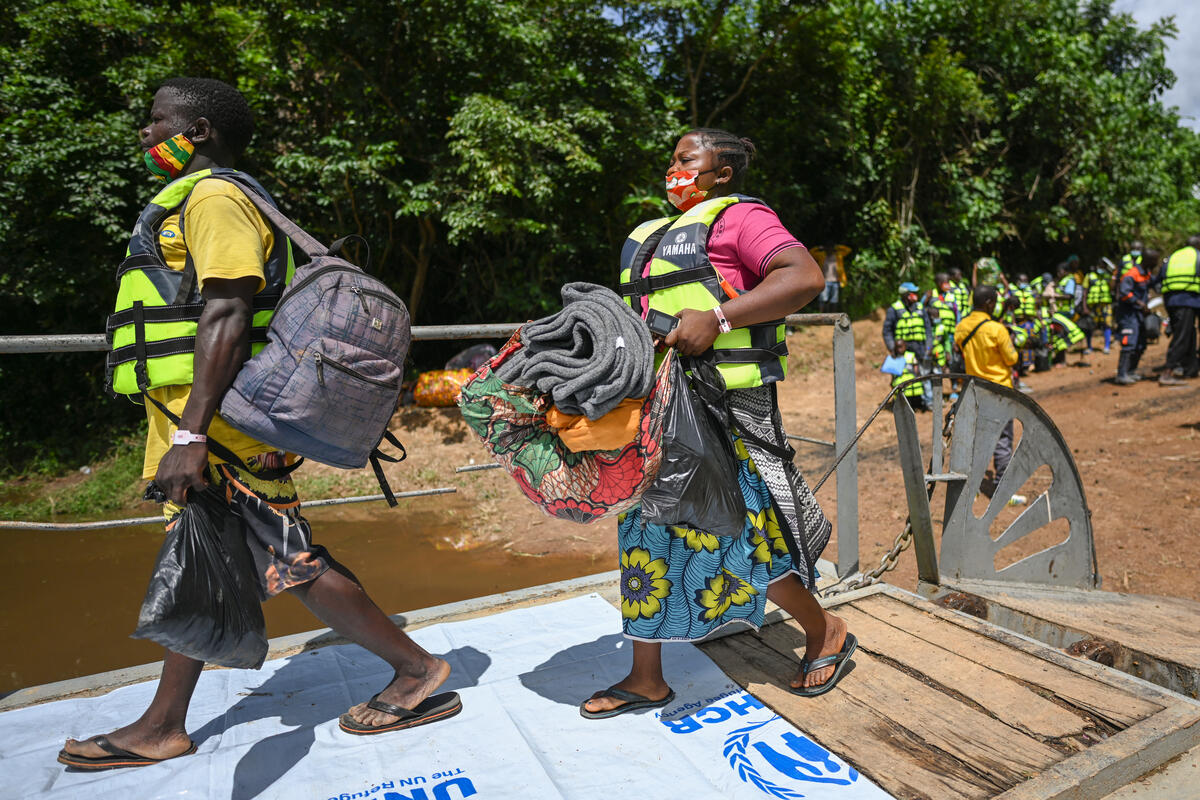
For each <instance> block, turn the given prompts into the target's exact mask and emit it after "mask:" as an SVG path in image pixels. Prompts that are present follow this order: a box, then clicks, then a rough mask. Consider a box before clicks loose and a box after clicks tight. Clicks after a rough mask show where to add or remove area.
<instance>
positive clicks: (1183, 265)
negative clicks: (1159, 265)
mask: <svg viewBox="0 0 1200 800" xmlns="http://www.w3.org/2000/svg"><path fill="white" fill-rule="evenodd" d="M1162 291H1163V294H1166V293H1167V292H1197V293H1200V251H1197V250H1196V248H1194V247H1182V248H1180V249H1178V250H1176V251H1175V252H1174V253H1171V257H1170V258H1168V259H1167V273H1166V275H1164V276H1163V282H1162Z"/></svg>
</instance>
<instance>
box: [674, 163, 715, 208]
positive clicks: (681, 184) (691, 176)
mask: <svg viewBox="0 0 1200 800" xmlns="http://www.w3.org/2000/svg"><path fill="white" fill-rule="evenodd" d="M705 172H716V170H715V169H706V170H704V172H701V171H700V170H696V169H681V170H679V171H678V172H671V173H668V174H667V199H668V200H670V201H671V205H673V206H675V207H676V208H678V209H679V210H680V211H687V210H688V209H689V208H692V207H693V206H695V205H697V204H699V203H700V202H702V201H703V200H704V198H706V197H708V190H706V189H701V188H699V187H698V186H696V179H697V178H699V177H700V176H701V175H703V174H704V173H705Z"/></svg>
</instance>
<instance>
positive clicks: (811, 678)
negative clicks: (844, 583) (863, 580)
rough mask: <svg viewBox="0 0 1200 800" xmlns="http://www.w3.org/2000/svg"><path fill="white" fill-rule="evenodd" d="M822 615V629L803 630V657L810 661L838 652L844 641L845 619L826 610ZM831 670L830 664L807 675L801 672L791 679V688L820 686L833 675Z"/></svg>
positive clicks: (832, 668)
mask: <svg viewBox="0 0 1200 800" xmlns="http://www.w3.org/2000/svg"><path fill="white" fill-rule="evenodd" d="M823 616H824V620H825V625H824V626H823V627H824V630H811V631H805V633H806V634H807V641H808V646H807V647H806V648H805V649H804V657H805V658H807V659H808V660H809V661H810V662H812V661H816V660H817V659H818V658H823V657H825V656H832V655H834V654H836V653H838V652H840V651H841V649H842V645H844V644H845V643H846V622H845V620H843V619H842V618H841V617H835V616H834V615H833V614H830V613H829V612H828V611H825V612H824V613H823ZM833 670H834V667H832V666H830V667H821V669H814V670H812V671H811V672H809V673H808V675H805V674H804V673H803V672H801V673H800V674H798V675H797V676H796V677H795V678H793V679H792V680H791V684H790V685H791V687H792V688H793V689H799V688H800V687H801V686H803V687H805V688H808V687H811V686H820V685H821V684H822V683H825V681H827V680H829V679H830V678H832V677H833Z"/></svg>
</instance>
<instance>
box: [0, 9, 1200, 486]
mask: <svg viewBox="0 0 1200 800" xmlns="http://www.w3.org/2000/svg"><path fill="white" fill-rule="evenodd" d="M1175 33H1176V32H1175V29H1174V27H1173V25H1172V23H1171V22H1170V21H1165V22H1163V23H1160V24H1159V25H1156V26H1154V27H1152V28H1150V29H1149V30H1144V31H1143V30H1138V29H1137V28H1136V26H1135V25H1134V24H1133V21H1132V19H1131V18H1130V17H1129V16H1128V15H1123V14H1115V13H1114V12H1113V10H1112V3H1111V2H1110V0H973V2H966V0H912V1H911V2H904V3H899V2H878V0H829V2H818V0H641V1H639V2H633V1H632V0H621V1H620V2H615V3H613V2H610V3H599V2H590V1H589V0H579V1H577V2H564V1H563V0H521V2H509V3H495V2H491V1H490V0H423V1H422V2H396V3H367V2H362V1H361V0H347V1H344V2H336V3H334V2H330V0H312V1H311V2H308V3H304V4H297V3H294V2H292V0H239V2H220V1H218V2H215V3H214V2H204V3H201V2H195V0H180V2H177V3H173V4H170V5H162V4H156V3H150V2H148V0H103V2H96V0H54V1H53V2H48V1H47V0H16V2H13V3H10V4H8V5H7V6H5V7H4V8H3V9H2V10H0V76H2V77H0V197H2V198H3V204H4V208H3V213H0V248H2V250H0V252H3V253H4V257H3V266H4V268H3V269H2V270H0V320H2V321H0V330H2V331H3V332H4V333H48V332H83V331H97V330H100V329H101V325H102V322H103V318H104V315H105V313H106V312H107V310H108V306H109V304H110V303H111V301H112V297H113V293H114V292H113V283H112V274H113V272H112V271H113V267H114V266H115V265H116V263H117V262H118V261H119V259H120V257H121V253H122V248H123V246H124V237H125V236H126V235H127V231H128V229H129V228H130V226H131V225H132V222H133V220H134V218H135V216H136V214H137V212H138V209H139V208H140V206H141V204H142V203H144V202H145V200H146V199H147V198H148V196H149V194H150V192H151V191H152V188H153V187H152V183H151V180H150V179H149V177H148V176H147V175H146V173H145V171H144V170H143V169H142V167H141V166H140V163H139V153H138V151H137V149H136V147H135V144H136V138H135V132H136V131H137V128H138V125H139V124H140V123H141V122H142V121H143V120H144V117H145V114H146V111H147V108H148V106H149V102H150V96H151V93H152V91H153V89H154V87H155V86H156V85H157V83H158V82H159V81H161V80H163V79H165V78H167V77H170V76H172V75H177V74H192V75H204V76H211V77H218V78H222V79H224V80H227V81H230V82H232V83H235V84H236V85H237V86H238V87H239V88H240V89H241V90H242V91H243V92H244V93H245V94H246V95H247V97H248V99H249V100H250V103H251V106H252V107H253V108H254V109H255V112H256V115H257V129H258V130H257V135H256V138H255V142H254V144H253V145H252V147H251V150H250V151H249V152H248V153H247V160H246V163H245V164H244V165H243V166H244V167H245V168H246V169H247V170H249V171H251V172H252V173H254V174H256V175H257V176H259V177H260V179H262V180H263V181H264V183H265V184H266V185H267V186H268V187H269V188H270V189H272V191H274V192H275V193H276V195H277V197H278V199H279V201H280V203H281V205H282V206H283V208H284V209H285V210H286V211H288V212H289V213H291V214H292V215H293V216H295V217H296V218H297V219H298V221H299V222H301V224H303V225H305V226H306V227H308V228H310V229H311V230H312V231H313V233H315V234H316V235H317V236H318V237H323V238H325V239H327V240H329V239H333V238H336V237H338V236H341V235H345V234H347V233H359V234H362V235H363V236H364V237H366V239H367V240H368V241H369V242H370V244H371V250H372V261H373V264H372V267H371V269H372V271H373V272H374V273H376V274H378V275H379V276H381V277H382V278H383V279H384V280H386V281H388V282H389V283H390V284H391V285H392V286H393V287H394V288H395V289H396V290H397V291H398V292H399V293H400V294H401V296H402V297H404V298H405V299H406V301H407V302H408V303H409V306H410V308H411V309H412V310H413V312H414V317H415V319H416V321H417V323H418V324H439V323H453V322H463V321H469V320H479V321H496V320H517V319H528V318H533V317H537V316H540V315H542V314H544V313H546V312H547V311H549V310H551V309H553V308H555V307H556V306H557V303H558V288H559V287H560V286H561V285H562V284H563V283H565V282H568V281H573V280H590V281H594V282H598V283H609V284H611V283H612V282H613V280H614V273H615V259H616V253H617V252H618V249H619V247H620V244H621V241H622V238H623V237H624V235H625V233H626V232H627V231H628V230H629V229H630V228H632V227H633V226H634V225H635V224H636V223H637V222H639V221H641V220H644V219H646V218H649V217H652V216H656V215H659V214H662V213H665V211H666V207H665V205H664V203H663V195H662V188H661V179H662V172H663V167H664V165H665V162H666V156H667V154H668V152H669V148H670V146H671V144H672V140H673V138H674V137H675V136H676V135H678V133H680V132H681V131H682V130H684V129H686V128H688V127H692V126H697V125H712V126H719V127H725V128H729V129H731V130H734V131H737V132H738V133H740V134H741V135H746V136H750V137H751V138H753V139H754V141H755V143H756V144H757V146H758V149H759V153H760V158H759V159H758V160H757V161H756V162H755V164H754V165H753V167H752V170H751V175H750V178H749V181H748V183H747V186H746V191H747V192H748V193H750V194H755V195H759V196H762V197H763V198H764V199H766V200H767V201H768V202H769V203H771V205H772V207H774V208H775V209H776V210H777V211H778V212H779V213H780V215H781V217H782V218H783V220H784V222H785V224H787V225H788V227H789V228H790V229H791V230H793V231H794V232H795V233H796V234H797V235H798V236H799V237H800V238H801V240H803V241H807V242H808V243H810V244H815V243H821V242H826V241H830V240H837V241H842V242H846V243H848V244H850V245H851V246H852V247H853V248H854V251H855V252H854V255H853V257H852V260H851V262H850V265H849V273H850V286H849V287H847V291H846V296H847V298H848V299H849V301H850V303H851V307H852V309H854V310H858V311H865V310H867V309H868V308H870V307H872V306H874V305H877V304H880V303H883V302H887V301H890V300H891V299H892V295H893V287H894V286H895V285H896V283H897V282H898V281H899V280H902V279H912V280H917V281H919V282H921V281H924V282H928V280H929V278H930V277H931V275H932V274H933V273H934V272H936V271H938V270H940V269H944V268H946V267H948V266H952V265H958V266H961V267H964V268H967V267H969V265H970V264H971V263H972V262H973V261H974V260H975V259H976V258H978V257H980V256H984V255H991V256H996V257H998V258H999V259H1000V262H1001V263H1002V264H1003V265H1004V266H1005V268H1006V269H1008V270H1010V271H1018V270H1019V271H1027V272H1041V271H1043V270H1045V269H1046V268H1048V267H1050V266H1052V265H1053V264H1054V263H1056V262H1057V261H1060V260H1062V258H1063V257H1065V256H1066V255H1067V254H1069V253H1078V254H1079V255H1080V256H1081V257H1082V258H1083V259H1084V260H1085V261H1089V260H1092V259H1094V258H1097V257H1098V256H1100V255H1102V254H1112V253H1114V252H1116V251H1117V250H1118V249H1119V248H1121V247H1123V246H1124V245H1125V244H1126V243H1127V242H1128V240H1130V239H1132V238H1134V237H1135V236H1141V237H1143V238H1144V239H1146V240H1147V241H1148V242H1150V243H1152V244H1154V245H1157V246H1158V247H1159V248H1160V249H1165V250H1170V249H1173V248H1174V247H1175V246H1177V245H1178V243H1179V241H1180V238H1181V237H1182V235H1184V234H1185V233H1186V232H1189V231H1191V230H1194V229H1197V228H1200V202H1198V201H1197V199H1196V192H1195V188H1196V187H1195V184H1196V179H1195V176H1196V175H1197V174H1198V172H1200V170H1198V167H1200V136H1197V135H1196V134H1195V133H1194V132H1192V131H1191V130H1189V129H1187V128H1184V127H1181V126H1180V125H1179V119H1178V117H1177V115H1176V113H1175V112H1174V111H1173V110H1171V109H1166V108H1164V107H1163V106H1162V104H1161V102H1160V100H1159V98H1160V97H1161V95H1162V92H1163V91H1164V89H1165V88H1166V87H1168V86H1169V85H1170V84H1171V82H1172V81H1173V80H1174V76H1173V75H1172V74H1171V73H1170V71H1169V70H1167V69H1166V66H1165V62H1164V60H1163V48H1164V43H1165V42H1166V41H1167V40H1168V39H1169V38H1170V37H1173V36H1174V35H1175ZM452 348H453V345H445V346H441V347H438V346H432V345H426V344H422V345H419V346H418V349H417V350H416V351H415V353H414V356H415V357H416V359H417V361H418V363H419V364H420V365H421V366H425V367H428V366H437V365H438V364H439V362H440V361H442V360H444V358H445V356H446V354H447V351H448V350H450V349H452ZM100 364H101V358H100V357H99V356H98V355H97V354H88V355H62V356H52V357H46V356H29V357H13V356H3V357H0V471H2V470H5V469H8V470H13V469H17V468H19V467H21V466H22V465H25V464H29V463H31V460H32V461H38V463H43V464H45V463H55V461H56V460H57V461H59V462H61V463H62V464H64V465H66V466H71V465H73V464H77V463H82V462H83V461H86V460H87V458H88V457H89V455H91V454H93V453H94V452H96V450H97V448H101V449H102V448H103V447H104V445H105V444H106V443H107V442H108V441H111V439H112V438H113V433H112V432H113V431H114V430H122V429H126V428H128V427H129V426H131V425H132V424H134V422H135V421H136V420H137V419H138V418H139V416H140V409H138V408H136V407H135V406H132V405H130V404H128V403H125V402H123V401H121V402H112V401H107V400H104V399H103V398H102V397H101V386H102V382H103V374H102V368H101V366H100Z"/></svg>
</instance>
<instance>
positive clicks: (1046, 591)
mask: <svg viewBox="0 0 1200 800" xmlns="http://www.w3.org/2000/svg"><path fill="white" fill-rule="evenodd" d="M960 584H961V585H960ZM948 588H951V589H961V590H963V591H967V592H970V593H971V594H975V595H978V596H980V597H982V598H983V599H984V600H986V601H988V602H989V603H991V604H993V605H996V606H1001V607H1003V608H1006V609H1011V610H1013V611H1015V612H1018V613H1020V614H1022V615H1025V616H1027V617H1029V618H1032V619H1035V620H1044V621H1045V622H1047V623H1050V625H1052V626H1056V627H1059V628H1063V629H1067V630H1071V631H1077V632H1078V633H1079V634H1082V635H1087V636H1089V637H1096V638H1099V639H1109V640H1112V641H1114V642H1116V643H1118V644H1120V645H1121V646H1122V647H1125V648H1128V649H1130V650H1133V651H1136V652H1139V653H1145V654H1146V655H1149V656H1151V657H1152V658H1155V659H1157V660H1160V661H1163V662H1166V663H1171V664H1177V665H1179V666H1180V667H1182V668H1184V669H1188V670H1192V671H1198V670H1200V637H1197V636H1196V630H1197V626H1198V625H1200V603H1197V602H1195V601H1192V600H1185V599H1182V598H1178V597H1155V596H1153V595H1137V594H1121V593H1119V592H1094V591H1085V590H1079V589H1056V588H1054V587H1029V586H1022V585H1019V584H1017V585H1008V586H1005V585H1004V584H1000V583H995V582H990V583H989V582H984V581H979V582H968V581H960V582H955V583H953V585H948ZM1035 638H1038V637H1036V636H1035ZM1134 674H1137V673H1136V672H1135V673H1134Z"/></svg>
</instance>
